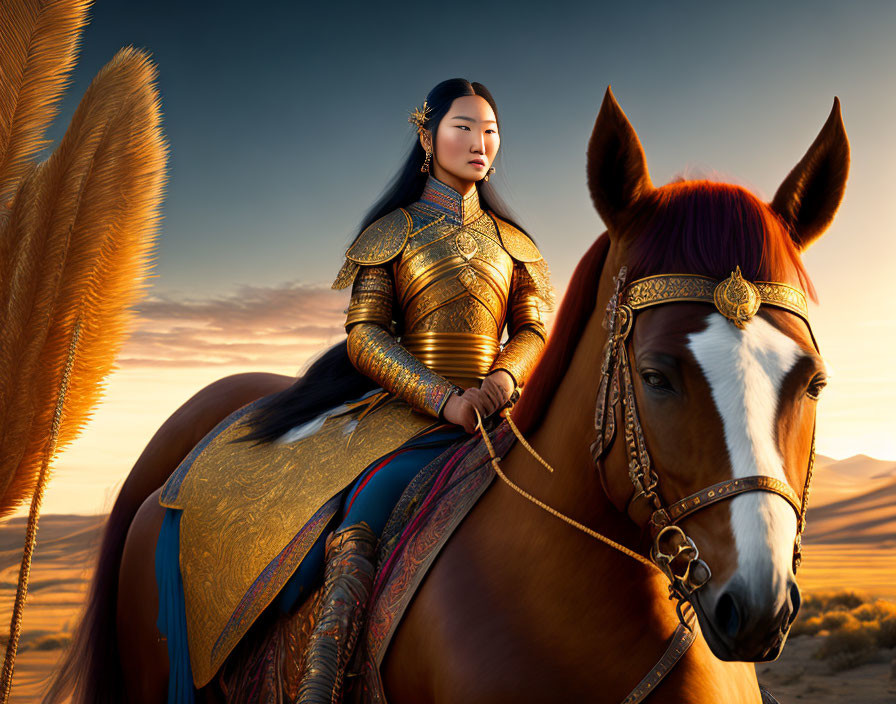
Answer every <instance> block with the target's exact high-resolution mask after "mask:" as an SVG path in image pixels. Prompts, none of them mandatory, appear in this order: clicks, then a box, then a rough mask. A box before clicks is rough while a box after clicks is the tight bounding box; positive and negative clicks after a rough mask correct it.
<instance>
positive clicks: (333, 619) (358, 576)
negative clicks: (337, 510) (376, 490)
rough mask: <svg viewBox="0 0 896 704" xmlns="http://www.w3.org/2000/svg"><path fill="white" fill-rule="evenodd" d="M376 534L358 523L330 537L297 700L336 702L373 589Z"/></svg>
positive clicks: (300, 702) (298, 702)
mask: <svg viewBox="0 0 896 704" xmlns="http://www.w3.org/2000/svg"><path fill="white" fill-rule="evenodd" d="M376 544H377V536H376V535H375V534H374V532H373V531H372V530H371V528H370V526H369V525H367V524H366V523H364V522H363V521H362V522H361V523H355V524H354V525H350V526H348V527H346V528H343V529H341V530H339V531H337V532H335V533H333V534H332V535H330V537H329V538H328V539H327V545H326V555H327V557H326V568H325V573H324V588H323V594H322V596H321V599H320V601H319V602H318V606H317V614H316V615H317V619H316V621H315V625H314V630H313V631H312V632H311V635H310V636H309V638H308V645H307V647H306V649H305V659H304V667H303V668H302V681H301V683H300V685H299V696H298V699H297V700H296V704H336V703H337V702H339V701H340V697H341V693H342V683H343V679H344V677H345V671H346V669H347V667H348V663H349V660H350V659H351V656H352V651H353V650H354V649H355V643H356V642H357V640H358V636H359V635H360V633H361V627H362V625H363V623H364V616H365V615H366V608H367V601H368V599H369V598H370V592H371V589H372V588H373V576H374V572H375V569H376V568H375V565H374V554H375V552H376Z"/></svg>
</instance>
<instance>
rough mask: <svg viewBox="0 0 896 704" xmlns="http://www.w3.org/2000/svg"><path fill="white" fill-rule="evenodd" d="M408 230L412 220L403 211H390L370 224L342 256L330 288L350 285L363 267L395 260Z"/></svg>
mask: <svg viewBox="0 0 896 704" xmlns="http://www.w3.org/2000/svg"><path fill="white" fill-rule="evenodd" d="M410 231H411V217H410V215H408V213H407V211H406V210H404V208H398V209H396V210H393V211H392V212H391V213H389V214H388V215H384V216H383V217H381V218H380V219H379V220H377V221H375V222H373V223H372V224H370V225H369V226H368V227H366V228H365V229H364V231H363V232H362V233H361V234H360V235H358V237H357V239H356V240H355V241H354V242H353V243H352V245H351V246H350V247H349V248H348V251H347V252H346V253H345V263H344V264H343V265H342V269H340V270H339V274H338V276H337V277H336V280H335V281H334V282H333V288H335V289H341V288H346V287H347V286H349V285H351V283H352V281H354V280H355V275H356V274H357V273H358V269H359V268H360V267H362V266H376V265H378V264H385V263H386V262H388V261H391V260H392V259H394V258H395V257H397V256H398V255H399V254H401V251H402V250H403V249H404V246H405V243H406V242H407V241H408V234H409V233H410Z"/></svg>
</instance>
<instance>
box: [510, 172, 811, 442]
mask: <svg viewBox="0 0 896 704" xmlns="http://www.w3.org/2000/svg"><path fill="white" fill-rule="evenodd" d="M635 208H636V210H635V212H634V213H632V214H631V219H630V220H629V225H628V226H627V227H626V228H625V229H626V235H625V237H626V238H627V239H628V240H629V241H630V242H631V244H630V246H629V250H628V255H627V259H628V267H629V272H628V277H627V278H628V280H629V281H633V280H635V279H638V278H641V277H644V276H650V275H652V274H668V273H675V272H680V273H689V274H701V275H703V276H711V277H713V278H717V279H722V278H725V277H726V276H728V275H730V274H731V272H732V271H733V270H734V267H735V266H740V269H741V272H742V273H743V275H744V277H745V278H747V279H749V280H752V281H783V282H788V281H793V280H794V278H795V279H796V281H798V282H799V283H800V284H801V286H802V287H803V290H804V291H806V293H807V294H808V295H809V297H810V298H812V300H815V289H814V288H813V286H812V283H811V281H810V280H809V276H808V274H807V273H806V270H805V268H804V267H803V263H802V261H801V260H800V254H799V251H798V250H797V247H796V245H795V244H794V241H793V239H792V238H791V236H790V232H789V230H788V228H787V225H785V223H784V221H783V220H781V218H779V217H778V216H777V215H776V214H775V212H774V211H773V210H772V209H771V208H770V207H769V206H768V205H766V204H765V203H763V202H762V201H760V200H759V199H758V198H757V197H756V196H754V195H753V194H752V193H750V192H749V191H747V190H746V189H745V188H742V187H741V186H735V185H732V184H728V183H717V182H714V181H678V182H673V183H670V184H668V185H666V186H663V187H662V188H658V189H655V190H653V191H651V192H650V193H648V194H647V195H646V196H644V197H643V198H642V199H641V201H639V202H638V204H637V205H636V206H635ZM609 247H610V240H609V237H608V236H607V234H606V233H604V234H603V235H601V236H600V237H599V238H598V239H597V240H596V241H595V242H594V244H593V245H591V248H590V249H589V250H588V252H587V253H586V254H585V256H584V257H582V259H581V261H580V262H579V264H578V266H577V267H576V270H575V271H574V272H573V275H572V279H570V282H569V287H568V288H567V290H566V295H565V296H564V297H563V302H562V303H561V305H560V310H559V311H558V312H557V317H556V319H555V320H554V325H553V328H552V330H551V334H550V336H549V338H548V343H547V346H546V347H545V350H544V353H543V354H542V357H541V360H540V361H539V363H538V365H537V366H536V367H535V370H534V371H533V372H532V376H531V377H530V379H529V381H528V383H527V384H526V387H525V393H523V394H522V396H521V397H520V400H519V403H517V405H516V407H515V408H514V410H513V419H514V421H515V422H516V423H517V425H519V427H520V429H521V430H522V431H523V432H524V433H525V432H531V431H532V430H533V429H534V428H536V427H537V426H538V424H539V423H540V422H541V419H542V417H543V416H544V413H545V412H546V411H547V407H548V404H549V403H550V400H551V397H552V396H553V394H554V392H555V391H556V389H557V387H558V386H559V384H560V381H561V379H562V378H563V375H564V374H565V373H566V370H567V368H568V367H569V364H570V362H571V361H572V356H573V354H574V352H575V349H576V346H577V345H578V342H579V338H580V337H581V336H582V332H583V331H584V329H585V325H586V324H587V323H588V319H589V318H590V316H591V314H592V312H593V311H594V305H595V302H596V298H597V289H598V284H599V283H600V277H601V271H602V269H603V265H604V261H605V260H606V257H607V252H608V250H609Z"/></svg>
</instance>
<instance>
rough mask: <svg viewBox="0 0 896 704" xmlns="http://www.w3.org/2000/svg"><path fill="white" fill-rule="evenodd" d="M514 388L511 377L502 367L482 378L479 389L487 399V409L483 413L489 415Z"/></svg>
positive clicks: (505, 400) (507, 397) (506, 399)
mask: <svg viewBox="0 0 896 704" xmlns="http://www.w3.org/2000/svg"><path fill="white" fill-rule="evenodd" d="M515 388H516V384H515V383H514V382H513V377H512V376H510V374H508V373H507V372H505V371H504V370H503V369H497V370H495V371H493V372H492V373H491V374H489V375H488V376H487V377H485V379H483V380H482V386H481V387H479V391H480V392H481V393H482V394H483V395H484V396H485V397H486V398H487V399H488V403H489V407H490V409H491V410H489V412H488V413H485V414H484V415H489V416H490V415H491V414H492V413H494V412H495V411H496V410H497V409H499V408H501V407H502V406H503V405H504V404H505V403H507V401H508V399H510V396H511V394H512V393H513V391H514V389H515Z"/></svg>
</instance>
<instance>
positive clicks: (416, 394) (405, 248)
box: [333, 177, 553, 416]
mask: <svg viewBox="0 0 896 704" xmlns="http://www.w3.org/2000/svg"><path fill="white" fill-rule="evenodd" d="M352 281H353V282H354V286H353V288H352V298H351V302H350V304H349V308H348V311H347V314H348V317H347V319H346V330H347V331H348V333H349V341H348V345H349V355H350V357H351V358H352V361H353V362H354V364H355V366H357V367H358V369H360V370H361V371H363V372H364V373H365V374H367V375H368V376H370V377H371V378H373V379H374V380H375V381H377V382H379V383H380V384H382V386H383V388H385V389H386V390H388V391H390V392H392V393H394V394H396V395H398V396H400V397H402V398H404V399H405V400H407V401H408V402H409V403H411V404H412V405H413V406H414V407H416V408H418V409H421V410H424V411H427V412H429V413H431V414H432V415H436V416H437V415H438V414H439V413H440V411H441V410H442V407H443V406H444V403H445V402H446V401H447V399H448V395H449V394H450V393H451V391H452V390H453V388H454V385H455V384H457V385H460V386H464V387H467V386H474V385H476V386H478V384H479V382H480V381H481V380H482V379H483V378H484V377H485V376H486V375H487V374H489V373H491V372H493V371H495V370H497V369H503V370H505V371H507V372H508V373H509V374H510V375H511V376H512V377H513V378H514V380H515V381H516V383H517V384H520V385H522V384H523V383H524V382H525V380H526V378H527V377H528V375H529V372H531V370H532V367H533V366H534V365H535V362H536V361H537V359H538V356H539V354H540V353H541V350H542V348H543V346H544V338H545V328H544V320H543V312H544V311H546V310H549V309H550V308H551V306H552V305H553V297H552V292H551V286H550V281H549V273H548V270H547V266H546V265H545V263H544V260H543V259H542V257H541V254H540V253H539V252H538V249H537V248H536V247H535V244H534V243H533V242H532V241H531V240H530V239H529V238H528V237H527V236H526V234H525V233H523V232H521V231H520V230H518V229H517V228H515V227H513V226H512V225H510V224H509V223H506V222H504V221H502V220H499V219H498V218H496V217H495V216H493V215H491V214H490V213H486V212H485V211H483V210H482V209H481V207H480V205H479V198H478V194H477V192H476V191H473V193H471V194H470V195H468V196H466V197H465V198H461V196H460V194H459V193H457V192H456V191H454V190H453V189H451V188H449V187H448V186H446V185H445V184H443V183H441V182H440V181H438V180H436V179H434V178H432V177H430V179H429V181H428V182H427V185H426V188H425V190H424V192H423V195H422V197H421V199H420V200H419V201H417V202H416V203H413V204H412V205H410V206H409V207H408V208H407V209H399V210H397V211H394V212H393V213H390V214H389V215H387V216H385V217H384V218H382V219H381V220H378V221H377V222H375V223H374V224H373V225H371V226H370V227H369V228H367V229H366V230H365V231H364V232H363V233H362V234H361V235H360V236H359V237H358V239H357V240H356V241H355V243H354V244H353V245H352V246H351V247H350V248H349V251H348V253H347V255H346V264H345V265H344V266H343V268H342V271H340V275H339V277H338V278H337V280H336V282H335V283H334V284H333V285H334V287H335V288H341V287H345V286H347V285H348V284H349V283H352ZM505 327H506V328H507V332H508V340H507V342H506V344H505V345H504V347H503V349H502V348H501V346H500V344H499V343H500V339H501V335H502V333H503V331H504V329H505Z"/></svg>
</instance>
